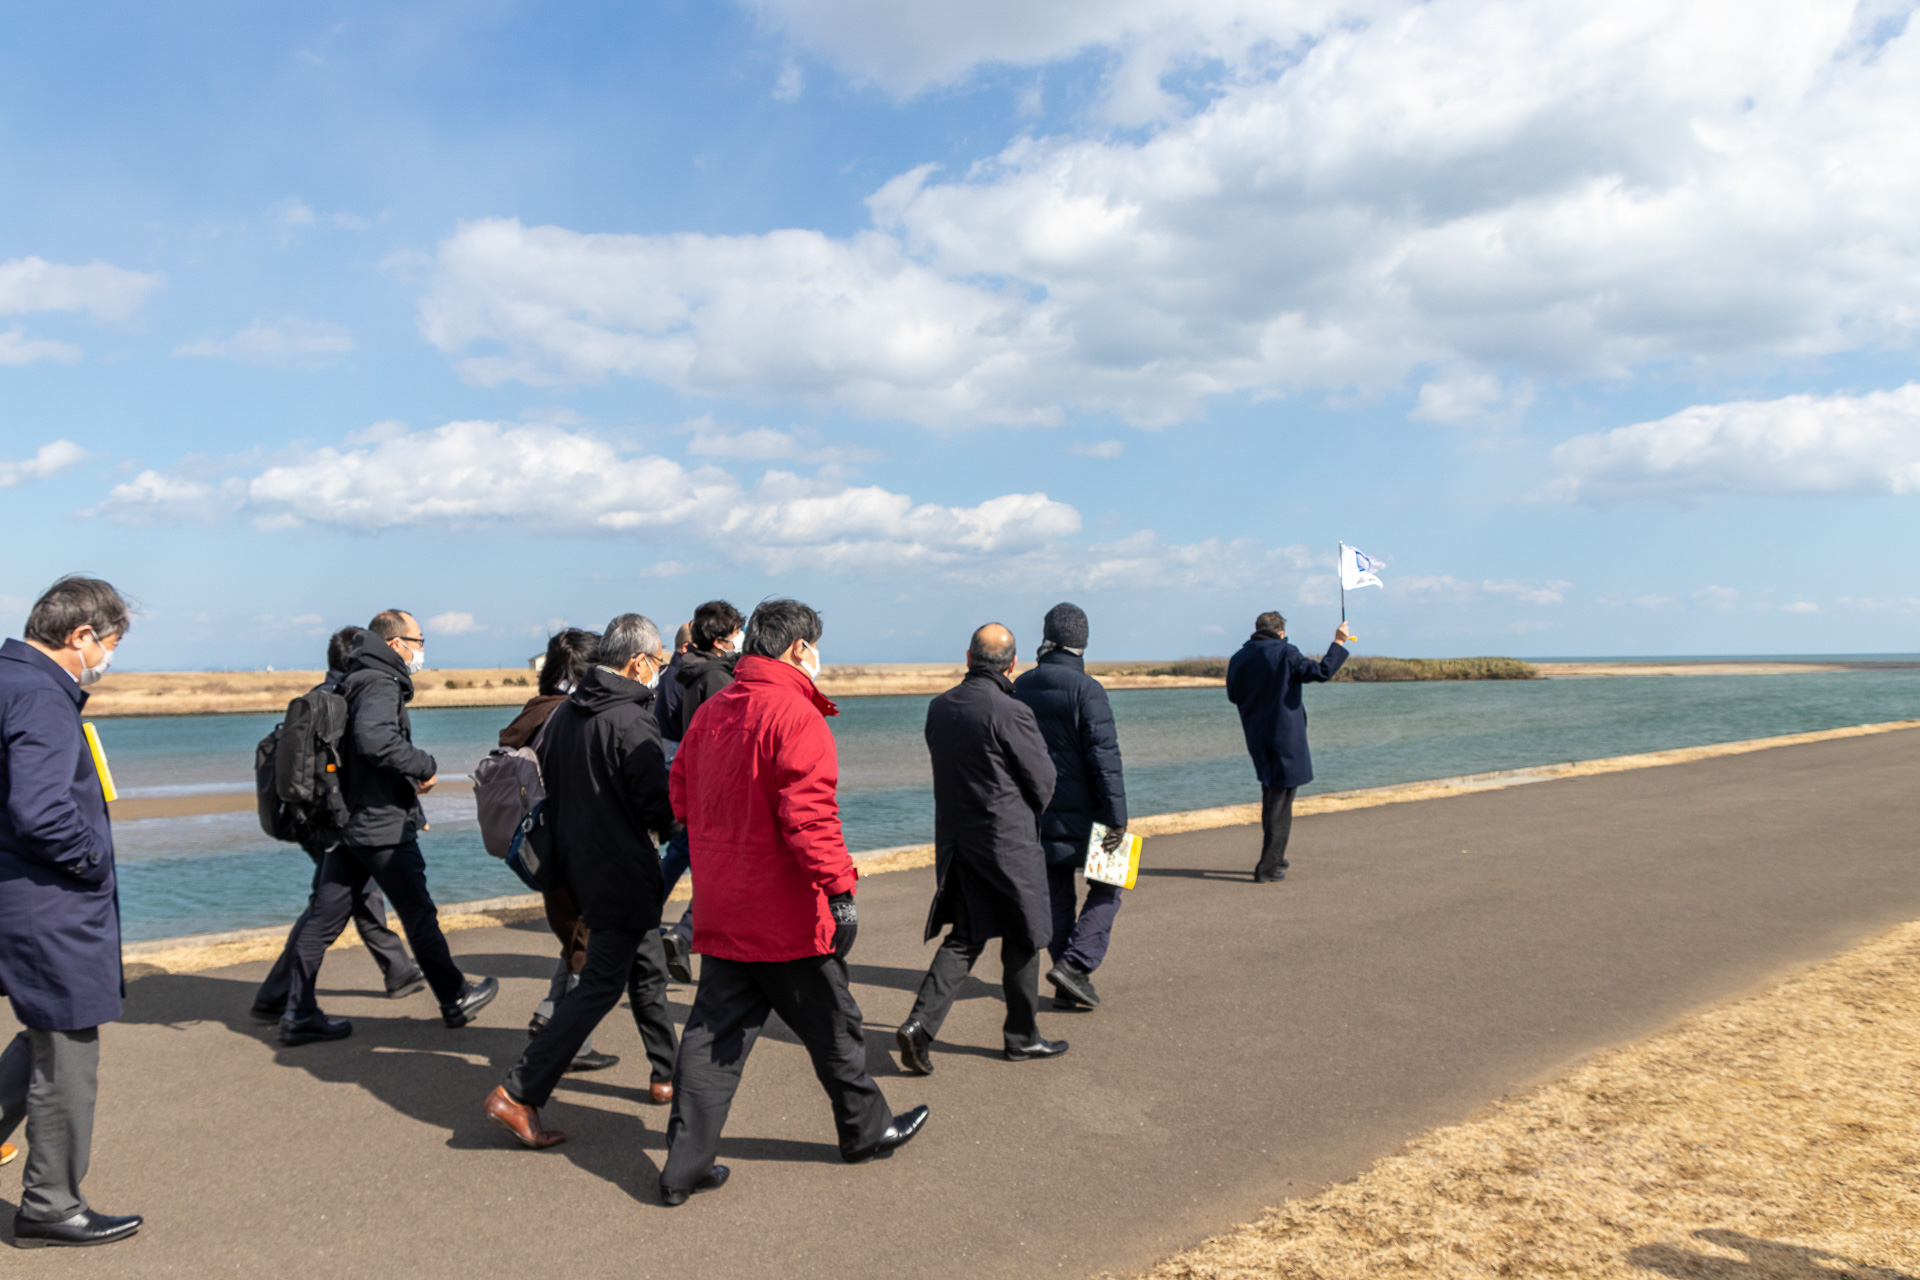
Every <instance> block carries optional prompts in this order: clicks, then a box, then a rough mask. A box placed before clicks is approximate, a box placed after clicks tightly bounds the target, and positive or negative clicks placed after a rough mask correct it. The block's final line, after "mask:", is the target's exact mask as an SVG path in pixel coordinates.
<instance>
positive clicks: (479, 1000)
mask: <svg viewBox="0 0 1920 1280" xmlns="http://www.w3.org/2000/svg"><path fill="white" fill-rule="evenodd" d="M499 994H500V979H498V978H482V979H480V981H478V982H469V983H468V984H467V989H466V990H465V991H462V992H461V993H460V998H459V999H458V1000H455V1001H454V1002H453V1003H452V1004H443V1005H441V1006H440V1017H441V1019H442V1020H444V1021H445V1022H446V1024H447V1025H448V1026H450V1027H464V1026H466V1025H467V1024H468V1023H469V1022H472V1021H473V1019H474V1017H475V1015H477V1014H478V1013H479V1012H480V1011H481V1010H482V1009H484V1008H486V1007H487V1006H488V1005H490V1004H492V1003H493V998H494V997H495V996H497V995H499Z"/></svg>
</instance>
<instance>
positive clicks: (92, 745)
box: [80, 721, 120, 804]
mask: <svg viewBox="0 0 1920 1280" xmlns="http://www.w3.org/2000/svg"><path fill="white" fill-rule="evenodd" d="M80 732H82V733H84V734H86V735H87V750H89V751H91V752H93V771H94V772H95V773H97V774H99V775H100V794H101V795H103V796H105V797H106V799H107V803H108V804H112V803H113V802H114V801H115V800H118V799H119V798H120V793H119V792H118V791H115V790H114V789H113V770H112V769H110V768H109V767H108V766H107V753H106V750H105V748H103V747H102V746H101V745H100V732H99V730H97V729H95V728H94V727H93V722H92V721H88V722H87V723H85V724H83V725H81V726H80Z"/></svg>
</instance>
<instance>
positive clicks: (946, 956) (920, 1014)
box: [908, 906, 1040, 1048]
mask: <svg viewBox="0 0 1920 1280" xmlns="http://www.w3.org/2000/svg"><path fill="white" fill-rule="evenodd" d="M986 948H987V942H986V939H984V938H975V937H974V936H973V932H972V929H971V928H970V924H969V921H968V919H967V916H966V910H965V908H964V906H963V907H961V908H960V910H959V919H957V920H955V921H954V924H953V928H951V929H949V930H948V931H947V936H946V937H945V938H944V939H943V940H942V941H941V943H940V949H939V950H938V951H936V952H934V953H933V963H932V964H931V965H929V966H928V967H927V976H926V977H924V978H922V979H920V994H919V995H917V996H915V997H914V1000H913V1012H912V1013H911V1014H910V1015H908V1016H909V1017H911V1018H914V1019H917V1020H918V1021H919V1023H920V1025H921V1026H923V1027H925V1028H926V1029H927V1034H928V1035H930V1036H937V1035H939V1034H940V1027H941V1025H942V1024H943V1023H945V1022H946V1020H947V1012H948V1010H950V1009H952V1008H953V998H954V996H955V995H956V994H958V992H959V990H960V984H961V983H962V982H965V981H966V980H967V975H968V974H969V973H971V972H972V971H973V965H974V961H976V960H978V959H979V958H980V953H981V952H982V951H985V950H986ZM1000 987H1001V989H1002V990H1003V991H1004V992H1005V993H1006V997H1007V1020H1006V1024H1005V1026H1004V1027H1003V1028H1002V1031H1003V1033H1004V1035H1005V1037H1006V1042H1007V1045H1008V1047H1009V1048H1012V1047H1015V1046H1019V1045H1028V1044H1032V1043H1033V1041H1034V1039H1035V1037H1037V1036H1038V1035H1039V1034H1040V1017H1039V1015H1040V952H1039V950H1038V949H1037V948H1034V947H1029V946H1027V945H1025V944H1024V943H1020V942H1016V941H1014V940H1013V939H1012V938H1007V937H1003V938H1001V939H1000Z"/></svg>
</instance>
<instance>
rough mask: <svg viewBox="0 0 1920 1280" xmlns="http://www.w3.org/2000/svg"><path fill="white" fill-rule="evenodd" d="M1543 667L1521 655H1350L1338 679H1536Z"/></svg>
mask: <svg viewBox="0 0 1920 1280" xmlns="http://www.w3.org/2000/svg"><path fill="white" fill-rule="evenodd" d="M1539 676H1540V671H1539V669H1538V668H1536V667H1535V666H1534V665H1533V664H1532V663H1531V662H1522V661H1521V660H1520V659H1518V658H1374V657H1352V658H1348V659H1347V661H1346V665H1344V666H1342V667H1341V668H1340V670H1339V671H1338V672H1337V673H1336V674H1335V675H1334V677H1333V678H1334V679H1335V680H1359V681H1382V680H1536V679H1538V678H1539Z"/></svg>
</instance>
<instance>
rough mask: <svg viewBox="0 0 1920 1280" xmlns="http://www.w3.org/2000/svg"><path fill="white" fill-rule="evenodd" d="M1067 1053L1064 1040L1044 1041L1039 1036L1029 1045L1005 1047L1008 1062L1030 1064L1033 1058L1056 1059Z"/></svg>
mask: <svg viewBox="0 0 1920 1280" xmlns="http://www.w3.org/2000/svg"><path fill="white" fill-rule="evenodd" d="M1066 1051H1067V1042H1066V1041H1065V1040H1045V1039H1042V1038H1041V1037H1039V1036H1035V1037H1034V1038H1033V1043H1031V1044H1020V1045H1013V1044H1010V1045H1008V1046H1007V1061H1008V1062H1031V1061H1033V1060H1034V1059H1035V1058H1057V1057H1059V1056H1060V1055H1061V1054H1063V1053H1065V1052H1066Z"/></svg>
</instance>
